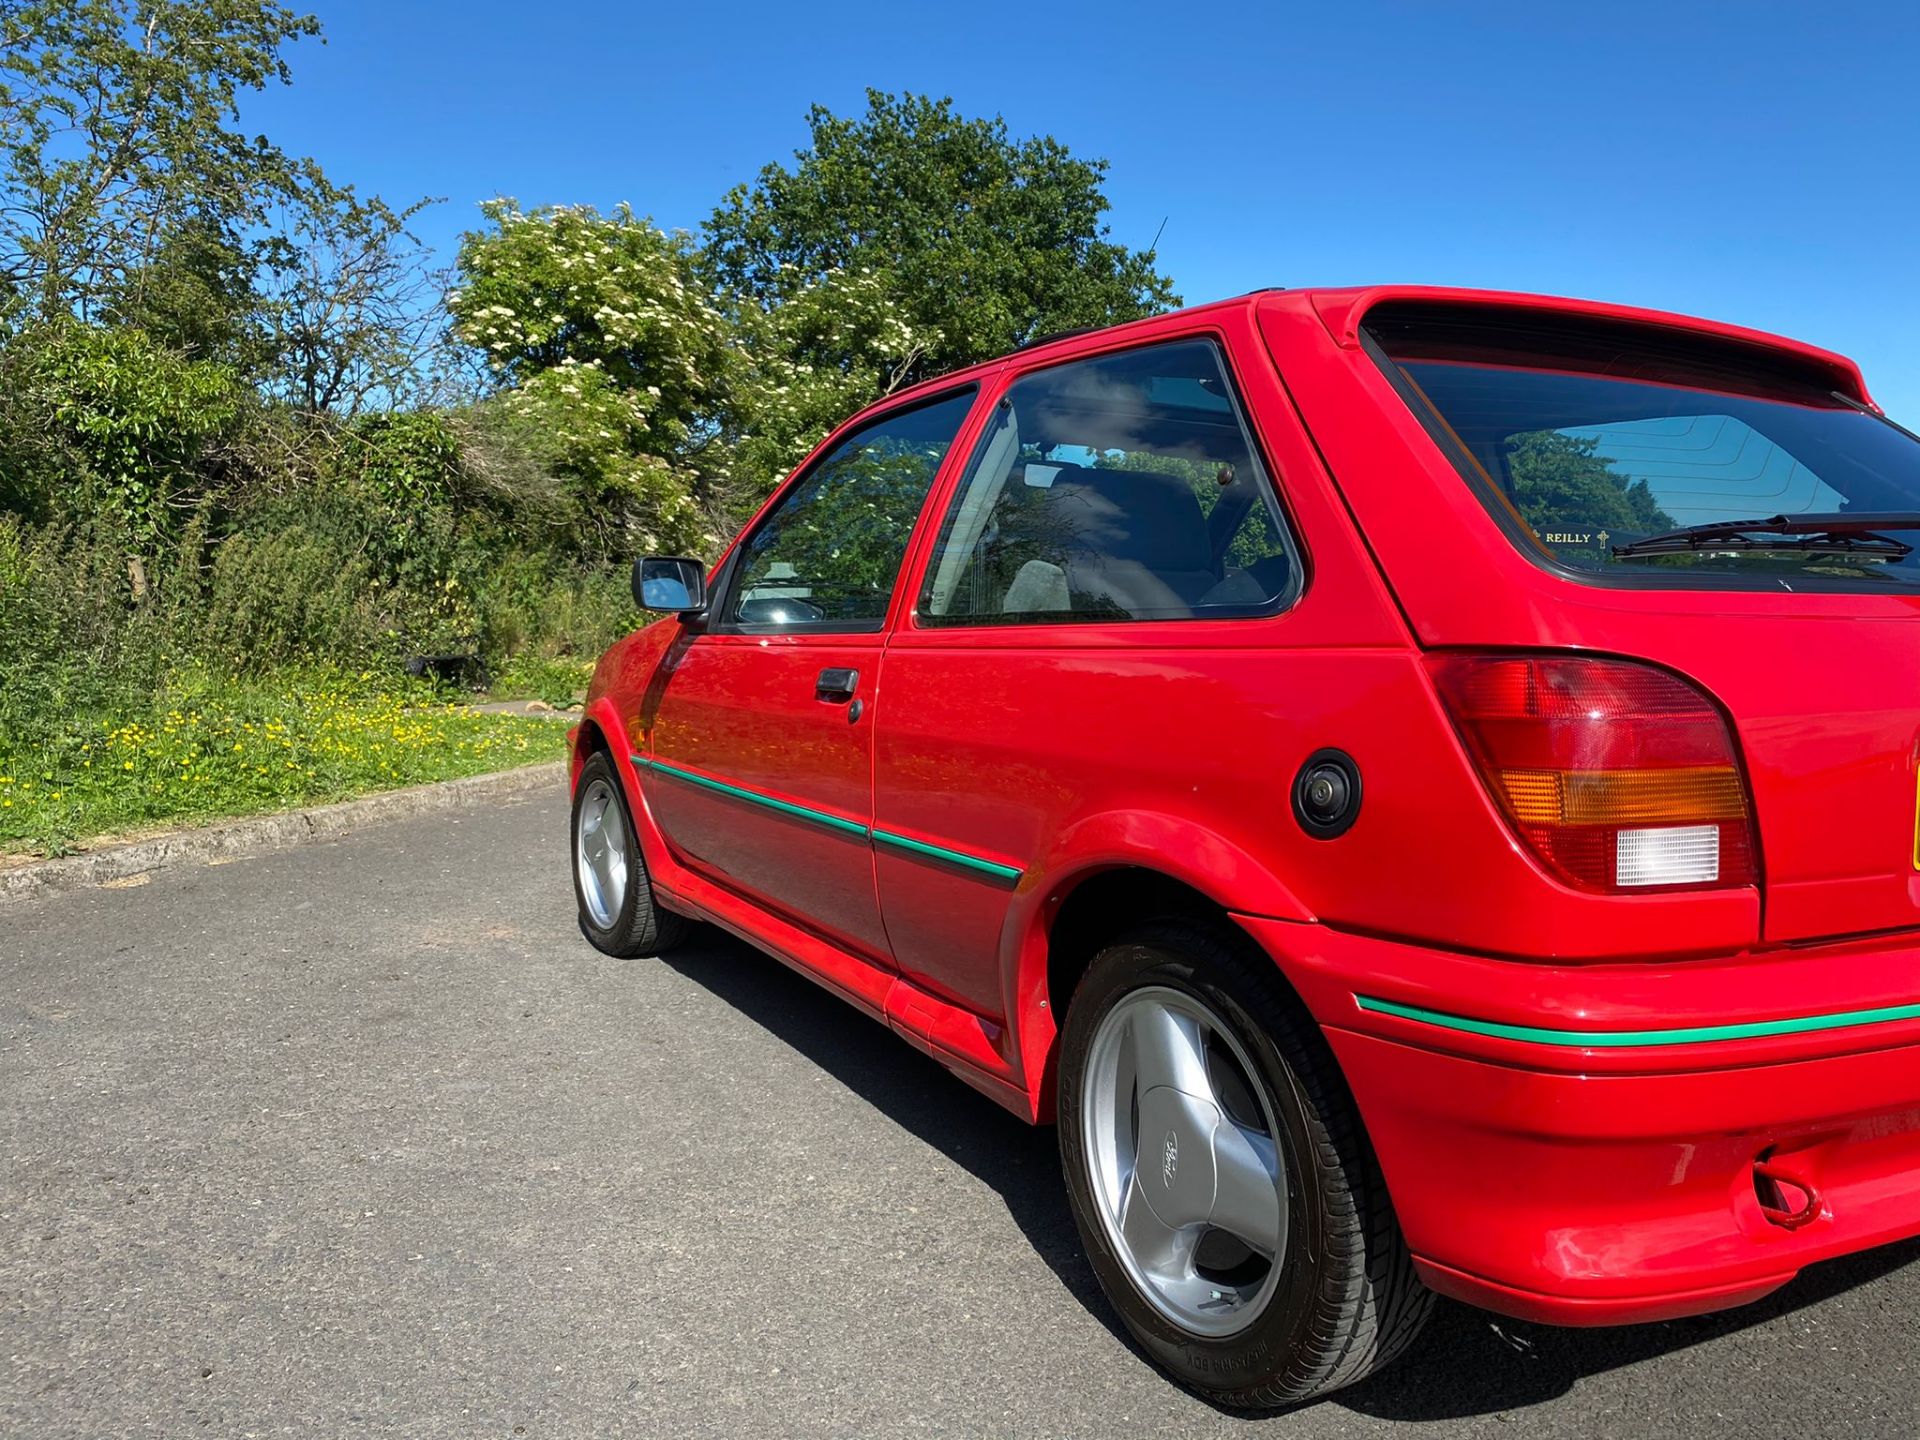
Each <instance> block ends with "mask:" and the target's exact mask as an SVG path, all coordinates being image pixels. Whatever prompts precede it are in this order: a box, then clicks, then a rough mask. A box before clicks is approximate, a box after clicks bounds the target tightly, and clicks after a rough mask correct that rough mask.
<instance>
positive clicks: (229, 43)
mask: <svg viewBox="0 0 1920 1440" xmlns="http://www.w3.org/2000/svg"><path fill="white" fill-rule="evenodd" d="M318 32H319V24H318V22H317V21H316V20H315V19H314V18H313V17H312V16H311V15H300V14H296V13H295V12H294V11H292V10H289V9H287V8H286V7H285V6H282V5H278V4H271V3H262V0H137V3H135V0H0V283H4V285H5V287H6V291H7V295H8V297H9V299H10V300H11V302H12V305H13V307H14V309H15V311H16V312H25V313H26V314H27V315H28V316H32V317H38V318H40V319H50V318H52V317H54V316H57V315H61V314H65V313H70V312H74V311H78V312H79V313H80V314H82V315H83V316H84V315H89V314H91V313H92V311H93V309H94V308H95V306H96V305H97V304H98V302H100V301H101V300H102V299H103V298H104V297H106V296H108V295H109V294H112V293H115V292H116V291H118V292H121V293H124V291H125V288H126V281H127V279H128V277H129V276H130V275H131V274H132V273H133V272H134V271H136V270H137V269H139V268H140V267H142V266H144V265H147V264H148V263H150V262H151V261H152V260H153V259H154V258H155V256H156V255H157V254H158V253H159V251H160V249H161V247H162V246H163V245H164V244H166V243H167V241H168V240H169V238H170V237H173V236H175V235H176V234H178V233H180V232H182V231H183V229H185V228H186V227H188V226H189V224H190V223H198V224H200V225H201V226H204V227H210V228H211V230H212V231H213V232H214V233H217V234H219V235H221V236H223V237H225V238H226V239H229V240H232V239H234V238H235V237H236V236H238V235H240V234H242V233H244V232H245V231H247V230H248V229H249V228H250V227H252V226H255V225H257V224H258V223H259V222H260V221H261V220H262V218H263V217H264V215H265V213H266V208H267V206H268V204H269V203H270V201H271V200H272V198H273V197H275V196H278V195H282V194H285V193H287V192H288V191H289V190H290V189H292V188H293V187H294V186H295V184H296V183H297V181H298V179H299V177H300V176H301V174H302V173H303V172H304V173H314V172H313V171H312V167H311V166H310V164H309V163H308V162H304V161H296V160H292V159H289V157H287V156H286V155H285V154H283V153H282V152H281V151H280V150H279V149H278V148H276V147H275V146H273V145H271V144H269V143H268V142H267V141H266V140H265V139H263V138H259V137H249V136H247V135H245V134H243V133H242V132H240V131H239V130H238V129H236V128H235V121H236V119H237V115H236V105H237V102H238V97H239V95H240V94H241V92H242V91H245V90H260V89H264V88H265V87H266V86H267V85H268V84H269V83H270V82H274V81H279V82H282V83H284V82H285V81H286V80H287V79H288V76H289V72H288V68H287V63H286V60H285V58H284V56H283V54H282V51H283V50H284V48H285V47H286V46H287V45H288V44H289V43H290V42H292V41H294V40H296V39H298V38H300V37H302V36H308V35H314V34H317V33H318Z"/></svg>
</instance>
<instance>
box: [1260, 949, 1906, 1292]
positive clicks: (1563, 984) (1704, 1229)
mask: <svg viewBox="0 0 1920 1440" xmlns="http://www.w3.org/2000/svg"><path fill="white" fill-rule="evenodd" d="M1242 923H1243V924H1244V925H1245V926H1246V928H1247V929H1248V930H1250V931H1252V932H1253V933H1254V934H1255V935H1256V936H1257V937H1258V938H1259V939H1261V940H1262V942H1263V943H1265V944H1266V945H1267V946H1268V948H1269V951H1270V953H1272V954H1273V955H1275V956H1276V957H1277V958H1279V959H1280V961H1281V963H1282V965H1283V967H1284V968H1285V969H1286V970H1287V973H1288V974H1289V977H1290V978H1292V979H1293V980H1294V981H1295V983H1296V985H1297V986H1298V987H1299V988H1300V990H1301V992H1302V995H1303V996H1304V997H1305V999H1306V1001H1307V1004H1308V1006H1309V1008H1310V1009H1312V1010H1313V1012H1314V1014H1315V1016H1316V1018H1317V1019H1319V1021H1320V1022H1321V1024H1322V1026H1323V1028H1324V1029H1325V1032H1326V1034H1327V1038H1328V1040H1329V1042H1330V1043H1331V1045H1332V1047H1333V1050H1334V1053H1335V1055H1336V1056H1337V1057H1338V1059H1339V1061H1340V1064H1341V1067H1342V1069H1343V1071H1344V1073H1345V1075H1346V1079H1347V1082H1348V1084H1349V1085H1350V1086H1351V1088H1352V1090H1353V1093H1354V1098H1355V1100H1356V1102H1357V1103H1358V1105H1359V1108H1360V1112H1361V1115H1362V1117H1363V1119H1364V1121H1365V1123H1366V1126H1367V1131H1368V1134H1369V1136H1370V1137H1371V1139H1372V1141H1373V1145H1374V1148H1375V1150H1376V1152H1377V1153H1378V1155H1379V1157H1380V1163H1381V1168H1382V1170H1383V1172H1384V1174H1385V1176H1386V1179H1387V1184H1388V1188H1389V1190H1390V1192H1391V1194H1392V1197H1393V1202H1394V1206H1395V1209H1396V1211H1397V1212H1398V1214H1399V1218H1400V1222H1401V1225H1402V1228H1403V1229H1404V1231H1405V1233H1406V1235H1407V1239H1408V1242H1409V1244H1410V1246H1411V1248H1412V1249H1413V1252H1414V1254H1415V1256H1416V1258H1417V1262H1418V1264H1419V1268H1420V1271H1421V1273H1422V1275H1423V1277H1424V1278H1425V1279H1426V1281H1427V1283H1428V1284H1429V1285H1431V1286H1432V1287H1433V1288H1435V1289H1437V1290H1439V1291H1441V1292H1442V1293H1444V1294H1448V1295H1451V1296H1454V1297H1456V1298H1458V1299H1462V1300H1466V1301H1468V1302H1470V1303H1473V1304H1476V1305H1481V1306H1484V1307H1486V1308H1487V1309H1490V1310H1496V1311H1500V1312H1502V1313H1505V1314H1510V1315H1516V1316H1520V1317H1522V1318H1526V1319H1530V1320H1537V1321H1543V1322H1548V1323H1554V1324H1570V1325H1604V1324H1622V1323H1629V1322H1637V1321H1646V1320H1660V1319H1670V1318H1673V1317H1675V1316H1679V1315H1688V1314H1697V1313H1701V1312H1704V1311H1709V1310H1718V1309H1724V1308H1727V1307H1729V1306H1733V1305H1739V1304H1744V1303H1746V1302H1748V1301H1751V1300H1755V1299H1758V1298H1760V1297H1761V1296H1763V1295H1765V1294H1767V1293H1768V1292H1769V1291H1771V1290H1775V1289H1777V1288H1779V1287H1780V1286H1781V1285H1784V1284H1785V1283H1786V1282H1787V1281H1788V1280H1791V1279H1792V1278H1793V1277H1794V1275H1795V1274H1797V1273H1798V1272H1799V1271H1800V1270H1801V1269H1802V1268H1803V1267H1804V1266H1806V1265H1809V1264H1812V1263H1815V1262H1817V1261H1821V1260H1826V1259H1831V1258H1833V1257H1836V1256H1839V1255H1844V1254H1849V1253H1851V1252H1854V1251H1857V1250H1862V1249H1866V1248H1868V1247H1870V1246H1874V1245H1879V1244H1884V1243H1886V1242H1888V1241H1892V1240H1897V1239H1901V1238H1904V1237H1907V1236H1910V1235H1914V1234H1917V1233H1920V1006H1915V1005H1913V1004H1912V1001H1913V1000H1914V999H1916V998H1920V946H1915V945H1912V944H1890V943H1888V942H1885V941H1882V942H1880V943H1879V944H1878V945H1877V946H1876V945H1871V944H1855V945H1850V946H1832V947H1822V948H1820V949H1818V950H1802V951H1795V952H1787V953H1786V954H1784V955H1783V954H1768V955H1755V956H1745V957H1733V958H1729V959H1725V960H1695V961H1676V962H1672V963H1670V964H1667V965H1664V966H1659V967H1654V966H1641V965H1633V966H1627V965H1616V966H1585V967H1552V966H1546V965H1539V964H1533V963H1529V962H1520V961H1508V960H1490V959H1484V958H1477V957H1468V956H1460V955H1454V954H1446V953H1443V952H1434V951H1428V950H1425V949H1422V948H1420V947H1415V946H1406V945H1400V944H1396V943H1393V942H1388V941H1382V940H1377V939H1370V938H1366V937H1358V936H1352V935H1344V934H1339V933H1333V932H1327V931H1326V930H1325V927H1322V926H1315V925H1297V924H1288V923H1286V922H1278V921H1264V920H1252V919H1248V920H1243V921H1242ZM1789 997H1792V998H1791V999H1789ZM1769 1011H1771V1013H1767V1012H1769ZM1763 1157H1764V1158H1765V1159H1766V1163H1767V1167H1768V1171H1769V1173H1770V1174H1772V1175H1775V1176H1778V1177H1783V1178H1784V1180H1785V1183H1784V1184H1781V1183H1779V1182H1775V1183H1774V1184H1772V1185H1767V1184H1761V1185H1757V1184H1756V1177H1755V1165H1756V1162H1757V1161H1760V1160H1761V1159H1762V1158H1763ZM1763 1202H1764V1203H1763ZM1764 1204H1771V1205H1772V1206H1773V1207H1774V1215H1773V1216H1772V1217H1771V1218H1770V1216H1769V1214H1768V1213H1767V1210H1766V1209H1765V1208H1764ZM1787 1211H1798V1212H1801V1213H1799V1214H1794V1215H1783V1213H1782V1212H1787ZM1783 1219H1784V1220H1789V1221H1792V1222H1796V1223H1791V1224H1788V1223H1782V1220H1783Z"/></svg>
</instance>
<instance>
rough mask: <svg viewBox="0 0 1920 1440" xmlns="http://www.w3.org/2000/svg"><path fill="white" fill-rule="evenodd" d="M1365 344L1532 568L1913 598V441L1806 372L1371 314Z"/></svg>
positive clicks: (1917, 495) (1652, 346)
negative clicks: (1529, 555) (1538, 563)
mask: <svg viewBox="0 0 1920 1440" xmlns="http://www.w3.org/2000/svg"><path fill="white" fill-rule="evenodd" d="M1367 331H1368V335H1369V337H1370V339H1371V341H1372V342H1373V347H1374V348H1375V351H1376V354H1377V355H1378V356H1379V358H1381V359H1382V360H1383V362H1384V363H1385V364H1386V365H1387V368H1388V370H1389V374H1390V375H1391V376H1392V378H1394V380H1395V381H1396V384H1397V385H1398V386H1399V388H1400V389H1401V391H1402V393H1403V395H1405V396H1406V398H1407V401H1408V403H1409V404H1410V405H1411V406H1412V407H1413V408H1414V410H1415V412H1416V413H1417V414H1419V415H1420V417H1421V419H1422V421H1423V422H1424V423H1425V424H1426V425H1427V426H1428V428H1429V430H1430V431H1432V432H1433V433H1434V436H1435V438H1436V439H1437V440H1439V441H1440V442H1441V443H1442V445H1443V447H1444V448H1445V449H1446V450H1447V451H1448V452H1449V453H1450V455H1451V456H1452V458H1453V459H1454V461H1455V463H1456V464H1457V465H1458V466H1459V468H1460V470H1461V471H1462V473H1463V474H1464V475H1465V476H1466V478H1467V479H1468V481H1469V482H1470V483H1471V484H1472V485H1473V486H1474V488H1475V489H1476V490H1477V491H1478V492H1479V493H1480V494H1481V496H1482V498H1483V499H1484V500H1485V501H1486V502H1487V505H1488V507H1489V509H1491V510H1492V511H1493V513H1494V515H1495V518H1496V519H1499V520H1500V521H1501V522H1502V523H1503V525H1505V526H1506V528H1507V529H1508V530H1509V532H1510V533H1512V534H1513V535H1514V536H1515V538H1516V540H1517V541H1519V542H1521V543H1522V545H1523V548H1526V549H1528V550H1530V551H1532V552H1533V553H1535V554H1536V555H1538V554H1541V553H1543V552H1544V554H1545V555H1546V556H1548V557H1550V558H1551V559H1552V560H1553V561H1555V562H1557V563H1559V564H1561V565H1564V566H1567V567H1570V568H1573V569H1576V570H1583V571H1592V572H1598V573H1604V574H1605V575H1607V576H1609V577H1619V578H1627V577H1629V576H1640V577H1645V578H1647V579H1651V580H1655V581H1658V580H1660V579H1668V580H1684V581H1685V582H1689V583H1693V584H1709V585H1712V584H1738V585H1743V586H1745V585H1750V584H1762V585H1767V586H1772V585H1774V584H1778V585H1780V586H1783V587H1785V588H1798V587H1799V586H1802V585H1804V586H1806V587H1807V588H1815V587H1818V588H1846V589H1853V588H1871V589H1890V590H1904V589H1908V588H1914V589H1920V441H1916V439H1915V438H1914V437H1913V436H1912V435H1910V434H1908V433H1907V432H1906V431H1904V430H1902V429H1900V428H1899V427H1898V426H1895V425H1892V424H1890V423H1888V422H1887V421H1886V420H1884V419H1882V418H1880V417H1879V416H1877V415H1873V414H1870V413H1868V412H1866V411H1865V410H1863V409H1862V408H1861V407H1860V406H1859V405H1858V404H1856V403H1852V402H1850V401H1849V400H1848V399H1847V398H1844V397H1843V396H1842V395H1841V394H1838V393H1836V392H1835V391H1834V390H1833V389H1832V388H1830V387H1831V386H1832V385H1833V384H1834V383H1835V377H1833V376H1832V375H1823V374H1821V373H1820V372H1819V371H1817V370H1814V369H1812V368H1811V367H1806V368H1797V362H1796V360H1795V358H1794V357H1791V356H1787V355H1784V354H1782V353H1781V352H1777V351H1766V350H1763V349H1761V348H1759V347H1750V346H1744V345H1740V344H1735V343H1726V342H1718V341H1713V340H1708V339H1702V340H1701V341H1699V342H1697V343H1690V342H1686V341H1679V342H1676V341H1673V340H1670V339H1664V338H1662V337H1659V336H1657V335H1653V334H1650V333H1649V332H1645V331H1638V330H1635V329H1633V328H1631V327H1625V326H1621V327H1608V326H1604V325H1592V326H1581V325H1575V324H1565V325H1559V324H1544V323H1541V322H1539V321H1534V320H1531V319H1528V318H1525V317H1518V318H1514V319H1511V320H1509V319H1504V318H1502V317H1500V316H1497V315H1490V314H1487V313H1485V312H1478V313H1476V312H1459V311H1455V312H1452V313H1447V312H1443V311H1427V312H1410V313H1395V312H1392V311H1375V312H1374V313H1373V314H1371V315H1369V316H1368V319H1367ZM1746 522H1751V523H1752V525H1753V527H1754V528H1751V529H1745V528H1741V527H1742V525H1743V524H1744V523H1746ZM1767 522H1771V523H1767ZM1716 577H1726V578H1725V579H1724V580H1722V579H1718V578H1716Z"/></svg>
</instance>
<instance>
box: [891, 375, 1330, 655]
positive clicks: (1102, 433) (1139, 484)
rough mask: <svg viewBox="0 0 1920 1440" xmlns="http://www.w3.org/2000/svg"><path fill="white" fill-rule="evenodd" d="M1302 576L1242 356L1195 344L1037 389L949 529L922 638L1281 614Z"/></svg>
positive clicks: (922, 609)
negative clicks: (936, 629)
mask: <svg viewBox="0 0 1920 1440" xmlns="http://www.w3.org/2000/svg"><path fill="white" fill-rule="evenodd" d="M1300 573H1301V567H1300V561H1299V555H1298V552H1297V550H1296V549H1295V546H1294V543H1293V540H1292V537H1291V536H1290V535H1289V533H1288V531H1287V528H1286V525H1285V522H1284V520H1283V518H1282V516H1281V512H1280V508H1279V504H1278V501H1277V499H1276V498H1275V496H1274V492H1273V487H1272V485H1271V484H1270V483H1269V482H1268V479H1267V476H1266V472H1265V470H1264V468H1263V467H1262V465H1261V463H1260V458H1259V453H1258V451H1257V450H1256V449H1255V447H1254V444H1253V437H1252V435H1251V434H1250V433H1249V431H1248V429H1247V425H1246V421H1245V419H1244V417H1243V416H1242V414H1241V411H1240V403H1239V399H1238V397H1237V396H1236V394H1235V393H1234V388H1233V385H1232V383H1231V381H1230V380H1229V378H1228V375H1227V369H1226V363H1225V357H1224V355H1223V354H1222V352H1221V350H1220V347H1219V346H1218V345H1217V344H1216V343H1215V342H1213V341H1212V340H1206V339H1193V340H1179V341H1173V342H1169V343H1165V344H1160V345H1150V346H1144V347H1142V348H1140V349H1138V350H1127V351H1122V352H1120V353H1117V354H1111V355H1100V356H1096V357H1094V358H1092V359H1088V360H1079V361H1070V362H1068V363H1066V364H1064V365H1056V366H1052V367H1050V368H1048V369H1045V370H1039V371H1035V372H1034V373H1032V374H1030V375H1025V376H1022V377H1021V378H1020V379H1019V380H1017V381H1015V382H1014V383H1013V385H1011V386H1010V387H1009V388H1008V390H1007V393H1006V395H1005V396H1004V397H1003V398H1002V399H1001V401H1000V403H999V404H998V406H997V407H996V410H995V414H994V417H993V421H992V423H991V424H990V425H989V426H988V428H987V431H986V433H985V434H984V435H982V436H981V438H980V443H979V446H978V447H977V448H976V449H975V451H974V454H973V457H972V460H971V462H970V464H969V467H968V473H967V476H966V479H965V480H964V481H963V482H962V484H961V486H960V488H959V491H958V493H957V494H956V495H955V496H954V499H953V503H952V505H951V506H950V508H949V510H948V512H947V515H946V517H945V518H944V520H943V521H942V525H941V530H940V537H939V540H938V542H937V544H936V546H935V550H934V554H933V557H932V559H931V561H930V562H929V563H928V566H927V578H926V582H925V585H924V587H923V589H922V592H921V595H920V597H919V615H920V620H921V623H922V624H929V625H955V624H966V625H983V624H990V625H1007V624H1032V623H1060V622H1068V621H1071V622H1083V621H1098V620H1187V619H1200V618H1212V617H1224V616H1233V615H1256V614H1267V613H1271V612H1272V611H1273V610H1275V609H1277V608H1279V607H1280V606H1281V605H1283V604H1285V603H1287V602H1288V601H1290V600H1291V599H1292V598H1293V596H1294V595H1295V594H1296V593H1297V592H1298V587H1299V584H1300Z"/></svg>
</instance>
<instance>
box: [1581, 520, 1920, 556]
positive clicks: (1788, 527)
mask: <svg viewBox="0 0 1920 1440" xmlns="http://www.w3.org/2000/svg"><path fill="white" fill-rule="evenodd" d="M1880 530H1920V512H1914V511H1905V510H1890V511H1865V510H1862V511H1856V512H1854V513H1853V514H1850V515H1839V514H1834V515H1775V516H1773V517H1772V518H1770V519H1766V520H1714V521H1710V522H1708V523H1707V524H1704V525H1683V526H1681V527H1680V528H1679V529H1678V530H1668V531H1664V532H1663V533H1661V534H1659V535H1649V536H1647V537H1646V538H1645V539H1643V540H1635V541H1633V542H1631V543H1630V544H1626V545H1615V546H1614V547H1613V558H1614V559H1616V560H1626V559H1629V558H1631V557H1632V556H1635V555H1683V554H1686V553H1687V552H1688V551H1692V550H1798V551H1817V552H1819V553H1821V554H1832V555H1870V556H1877V557H1881V558H1884V559H1888V560H1901V559H1904V558H1906V557H1907V556H1908V555H1911V554H1912V553H1913V546H1911V545H1908V544H1906V543H1905V542H1904V541H1900V540H1896V539H1894V538H1893V537H1892V536H1891V535H1881V534H1877V533H1875V532H1877V531H1880ZM1767 535H1779V536H1785V537H1788V538H1786V539H1781V540H1766V539H1755V538H1754V537H1755V536H1767Z"/></svg>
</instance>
